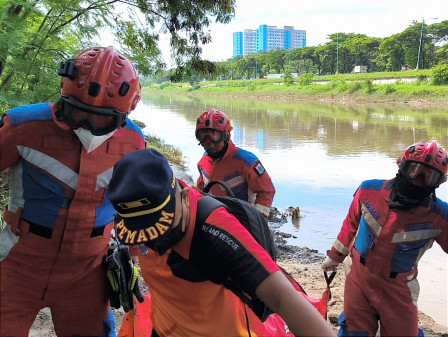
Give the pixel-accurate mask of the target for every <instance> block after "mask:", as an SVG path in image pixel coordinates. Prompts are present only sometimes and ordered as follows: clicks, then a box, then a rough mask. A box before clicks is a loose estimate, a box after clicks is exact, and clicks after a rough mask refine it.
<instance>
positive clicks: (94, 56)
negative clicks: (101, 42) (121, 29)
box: [59, 47, 141, 113]
mask: <svg viewBox="0 0 448 337" xmlns="http://www.w3.org/2000/svg"><path fill="white" fill-rule="evenodd" d="M59 75H61V76H62V80H61V95H62V96H71V97H73V98H75V99H77V100H78V101H80V102H82V103H84V104H87V105H90V106H94V107H107V108H114V109H116V110H118V111H119V112H121V113H127V112H130V111H132V110H134V109H135V106H136V105H137V103H138V101H139V100H140V93H141V85H140V82H139V80H138V76H137V71H136V70H135V68H134V66H133V65H132V63H131V62H130V61H129V60H128V59H127V58H126V57H125V56H123V55H122V54H120V53H119V52H118V51H117V50H116V49H115V48H114V47H93V48H89V49H86V50H84V51H82V52H80V53H79V54H78V55H76V56H75V59H74V60H73V59H71V60H68V61H67V62H65V63H61V67H60V69H59Z"/></svg>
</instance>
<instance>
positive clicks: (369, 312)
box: [322, 142, 448, 336]
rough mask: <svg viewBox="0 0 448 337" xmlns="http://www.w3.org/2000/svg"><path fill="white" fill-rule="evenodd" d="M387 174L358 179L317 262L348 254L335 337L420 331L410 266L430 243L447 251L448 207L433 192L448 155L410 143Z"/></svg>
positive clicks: (330, 262)
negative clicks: (393, 171) (393, 170)
mask: <svg viewBox="0 0 448 337" xmlns="http://www.w3.org/2000/svg"><path fill="white" fill-rule="evenodd" d="M397 163H398V173H397V175H396V177H395V178H394V179H392V180H368V181H364V182H363V183H362V184H361V186H360V187H359V188H358V190H357V191H356V193H355V195H354V199H353V202H352V204H351V206H350V209H349V211H348V215H347V217H346V218H345V220H344V222H343V224H342V228H341V231H340V232H339V234H338V237H337V239H336V241H335V242H334V244H333V247H332V248H331V250H329V251H327V255H328V257H327V258H326V259H325V260H324V262H323V264H322V268H323V269H324V270H325V271H329V270H334V269H335V266H336V265H338V264H339V263H341V262H342V261H343V260H344V258H345V257H347V256H349V258H348V259H349V261H347V262H348V263H347V262H346V263H347V265H348V266H350V263H351V266H350V268H349V272H348V274H347V277H346V282H345V293H344V311H343V313H342V314H341V316H340V318H339V325H340V330H339V335H340V336H375V334H376V333H377V330H378V321H379V322H380V325H379V327H380V332H381V336H423V332H422V330H421V329H419V328H418V316H417V315H418V309H417V299H418V292H419V285H418V281H417V264H418V262H419V259H420V258H421V256H422V255H423V254H424V253H425V251H426V250H427V249H429V248H431V246H432V244H433V243H434V241H435V242H437V243H438V244H439V245H440V246H441V247H442V249H443V250H444V251H445V252H448V226H447V220H448V205H447V204H446V203H445V202H443V201H441V200H440V199H438V198H436V196H435V190H436V189H437V188H438V187H439V186H440V184H442V183H443V182H444V181H445V180H446V175H447V171H448V166H447V164H448V159H447V154H446V152H445V151H444V150H443V149H442V148H440V147H439V146H437V144H436V142H430V143H416V144H413V145H411V146H409V147H408V148H407V149H406V150H405V152H404V154H403V155H402V156H401V157H399V158H398V160H397Z"/></svg>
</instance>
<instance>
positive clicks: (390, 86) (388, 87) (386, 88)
mask: <svg viewBox="0 0 448 337" xmlns="http://www.w3.org/2000/svg"><path fill="white" fill-rule="evenodd" d="M396 90H397V89H396V88H395V86H394V85H393V84H385V85H384V91H385V93H386V94H392V93H394V92H395V91H396Z"/></svg>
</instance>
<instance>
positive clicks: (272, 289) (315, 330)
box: [256, 271, 336, 336]
mask: <svg viewBox="0 0 448 337" xmlns="http://www.w3.org/2000/svg"><path fill="white" fill-rule="evenodd" d="M256 294H257V296H258V297H259V298H260V299H261V300H262V301H263V302H264V303H265V304H266V305H267V306H268V307H269V308H270V309H271V310H272V311H273V312H276V313H277V314H279V315H280V317H282V318H283V320H284V321H285V322H286V324H287V325H288V328H289V329H290V330H291V331H292V333H293V334H294V335H295V336H336V334H335V332H334V330H333V328H332V327H331V326H330V324H329V323H327V321H326V320H325V319H324V318H323V317H322V316H321V314H320V313H319V312H318V311H317V309H316V308H314V307H313V305H312V304H311V303H309V302H308V301H307V300H306V299H305V297H304V296H303V295H301V294H300V293H299V292H298V291H297V290H295V289H294V287H293V286H292V285H291V283H290V282H289V281H288V280H287V279H286V277H285V276H284V275H283V274H282V272H281V271H276V272H274V273H272V274H271V275H269V276H268V277H267V278H266V279H265V280H264V281H263V282H261V283H260V285H259V286H258V287H257V290H256Z"/></svg>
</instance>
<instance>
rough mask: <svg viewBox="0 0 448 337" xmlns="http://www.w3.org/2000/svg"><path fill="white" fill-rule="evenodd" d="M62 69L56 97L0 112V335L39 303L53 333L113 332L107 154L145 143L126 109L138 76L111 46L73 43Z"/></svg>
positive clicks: (19, 331)
mask: <svg viewBox="0 0 448 337" xmlns="http://www.w3.org/2000/svg"><path fill="white" fill-rule="evenodd" d="M59 75H61V76H62V80H61V96H60V99H59V101H57V102H56V103H54V104H53V103H39V104H32V105H27V106H19V107H17V108H13V109H11V110H8V111H6V113H5V114H4V116H3V118H2V120H1V127H0V169H1V170H5V169H7V168H9V190H10V198H9V201H8V204H7V205H6V207H5V209H4V212H3V221H2V227H1V232H0V242H1V244H0V261H1V262H0V269H1V274H0V284H1V289H0V300H1V305H0V310H1V311H0V335H1V336H28V333H29V329H30V327H31V325H32V324H33V322H34V320H35V318H36V315H37V314H38V312H39V310H40V309H42V308H44V307H49V308H50V309H51V316H52V320H53V324H54V329H55V332H56V334H57V335H58V336H75V335H76V336H106V335H108V336H115V326H114V320H113V315H112V311H111V310H110V307H109V304H108V297H107V293H106V289H105V286H106V275H105V267H104V266H103V265H102V259H103V256H104V255H105V253H106V251H107V250H108V247H109V240H110V239H111V236H112V228H113V227H112V220H113V215H114V213H115V211H114V208H113V207H112V205H111V203H110V201H109V199H108V198H107V188H108V184H109V180H110V178H111V176H112V170H113V166H114V164H115V163H116V162H117V161H118V160H119V159H120V158H121V157H122V156H123V155H125V154H127V153H129V152H132V151H135V150H138V149H142V148H144V146H145V142H144V137H143V134H142V132H141V130H140V129H139V128H138V127H137V126H136V125H135V124H134V123H133V122H132V121H131V120H129V119H128V118H127V116H128V114H129V112H130V111H132V110H133V109H134V108H135V106H136V104H137V102H138V101H139V99H140V93H141V86H140V83H139V80H138V76H137V72H136V70H135V68H134V66H133V65H132V64H131V62H130V61H129V60H128V59H127V58H126V57H125V56H123V55H122V54H120V53H119V52H118V51H117V50H116V49H115V48H114V47H107V48H104V47H95V48H90V49H86V50H84V51H82V52H80V53H79V54H78V55H76V57H75V58H74V59H70V60H67V61H66V62H65V63H61V67H60V69H59ZM103 324H104V329H103Z"/></svg>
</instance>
